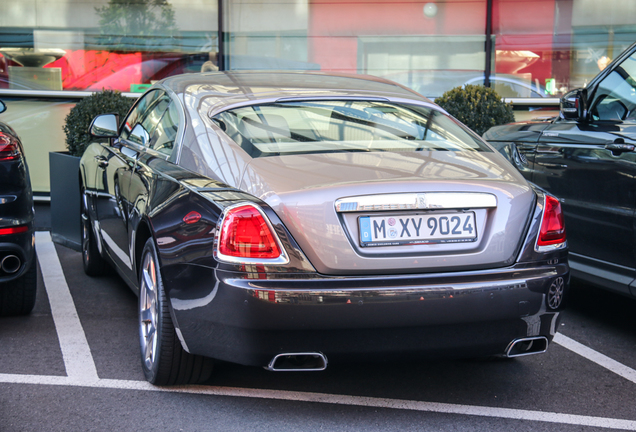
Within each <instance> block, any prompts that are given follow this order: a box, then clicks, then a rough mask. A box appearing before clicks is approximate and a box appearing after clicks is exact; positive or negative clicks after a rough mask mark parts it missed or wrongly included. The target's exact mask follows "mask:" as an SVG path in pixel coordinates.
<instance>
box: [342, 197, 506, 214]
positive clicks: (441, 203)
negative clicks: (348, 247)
mask: <svg viewBox="0 0 636 432" xmlns="http://www.w3.org/2000/svg"><path fill="white" fill-rule="evenodd" d="M335 206H336V211H337V212H338V213H346V212H363V211H396V210H437V209H474V208H493V207H497V197H496V196H495V195H493V194H491V193H485V192H425V193H402V194H382V195H363V196H353V197H347V198H341V199H338V200H336V204H335Z"/></svg>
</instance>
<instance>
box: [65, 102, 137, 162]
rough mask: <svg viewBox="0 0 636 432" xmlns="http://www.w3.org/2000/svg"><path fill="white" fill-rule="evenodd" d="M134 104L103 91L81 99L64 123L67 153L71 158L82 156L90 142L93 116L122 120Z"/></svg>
mask: <svg viewBox="0 0 636 432" xmlns="http://www.w3.org/2000/svg"><path fill="white" fill-rule="evenodd" d="M134 102H135V100H134V99H131V98H128V97H126V96H124V95H122V94H121V93H120V92H118V91H112V90H103V91H101V92H97V93H93V94H92V95H91V96H88V97H86V98H84V99H82V100H81V101H80V102H79V103H78V104H77V105H75V106H74V107H73V108H72V109H71V111H70V112H69V113H68V115H67V116H66V119H65V123H64V133H65V134H66V147H67V148H68V151H69V153H70V154H71V155H73V156H82V154H84V150H85V149H86V147H87V146H88V144H89V143H90V142H91V136H90V133H89V131H88V128H89V127H90V125H91V122H92V121H93V118H95V116H98V115H100V114H107V113H115V114H119V118H120V119H123V118H124V116H125V115H126V113H128V110H129V109H130V107H131V106H132V104H133V103H134ZM93 140H94V139H93Z"/></svg>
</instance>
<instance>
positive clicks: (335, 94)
mask: <svg viewBox="0 0 636 432" xmlns="http://www.w3.org/2000/svg"><path fill="white" fill-rule="evenodd" d="M160 84H161V85H162V86H163V87H166V88H168V89H171V90H172V91H174V92H175V93H176V94H177V95H178V96H179V97H184V98H188V99H194V100H198V101H202V100H203V99H206V101H205V102H206V103H205V104H204V105H206V106H207V107H213V108H214V111H221V110H223V109H225V108H227V107H228V106H236V105H241V104H244V103H258V102H261V101H262V102H265V101H275V100H279V99H314V98H320V99H322V98H352V99H354V98H369V99H373V98H379V99H410V100H413V101H418V102H427V103H431V102H430V100H428V99H426V98H425V97H424V96H422V95H420V94H418V93H416V92H414V91H413V90H411V89H409V88H407V87H404V86H402V85H401V84H398V83H395V82H393V81H389V80H386V79H383V78H378V77H372V76H368V75H351V74H328V73H323V72H306V71H303V72H294V71H280V72H272V71H229V72H211V73H193V74H183V75H176V76H173V77H169V78H166V79H164V80H162V81H161V83H160ZM210 99H212V100H210Z"/></svg>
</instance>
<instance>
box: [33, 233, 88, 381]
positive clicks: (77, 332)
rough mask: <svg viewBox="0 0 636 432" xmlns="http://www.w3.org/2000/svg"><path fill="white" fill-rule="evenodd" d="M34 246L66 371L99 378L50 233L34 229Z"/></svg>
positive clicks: (81, 377)
mask: <svg viewBox="0 0 636 432" xmlns="http://www.w3.org/2000/svg"><path fill="white" fill-rule="evenodd" d="M35 248H36V250H37V256H38V262H39V263H40V269H41V271H42V279H43V280H44V287H45V289H46V294H47V295H48V297H49V303H50V305H51V315H52V316H53V322H54V323H55V330H56V332H57V337H58V340H59V343H60V349H61V350H62V356H63V358H64V367H65V368H66V374H67V375H68V376H69V377H70V378H78V379H81V380H83V381H95V380H98V379H99V377H98V376H97V369H96V368H95V362H94V361H93V356H92V355H91V350H90V347H89V345H88V341H87V340H86V335H85V334H84V329H83V328H82V323H81V322H80V320H79V317H78V316H77V310H76V308H75V303H74V302H73V297H71V292H70V291H69V289H68V285H67V283H66V278H65V277H64V272H63V271H62V265H61V264H60V259H59V257H58V256H57V251H56V250H55V246H54V245H53V241H52V240H51V233H49V232H47V231H36V233H35Z"/></svg>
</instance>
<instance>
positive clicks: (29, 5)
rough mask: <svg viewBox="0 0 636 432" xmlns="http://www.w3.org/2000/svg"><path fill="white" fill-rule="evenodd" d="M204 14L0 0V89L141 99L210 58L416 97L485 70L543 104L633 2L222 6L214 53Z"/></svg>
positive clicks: (498, 84) (350, 1)
mask: <svg viewBox="0 0 636 432" xmlns="http://www.w3.org/2000/svg"><path fill="white" fill-rule="evenodd" d="M218 4H219V0H125V1H124V0H58V1H56V2H45V1H39V0H38V1H29V2H26V1H24V0H4V1H2V2H1V3H0V89H2V88H10V89H22V90H43V89H44V90H80V91H95V90H101V89H102V88H106V89H116V90H120V91H125V92H141V91H144V90H145V89H146V88H147V87H148V86H149V85H150V84H151V83H152V82H154V81H156V80H159V79H162V78H164V77H167V76H170V75H175V74H179V73H189V72H200V71H214V70H217V69H218V65H219V61H218V53H219V51H221V52H223V53H224V57H223V59H222V60H223V63H224V68H225V69H227V70H241V69H280V70H290V69H304V70H322V71H328V72H345V73H362V74H371V75H376V76H381V77H386V78H388V79H392V80H394V81H397V82H399V83H402V84H404V85H406V86H408V87H410V88H413V89H414V90H416V91H418V92H420V93H422V94H424V95H425V96H429V97H437V96H440V95H441V94H442V93H443V92H444V91H446V90H449V89H451V88H453V87H456V86H460V85H464V84H479V83H483V82H484V74H485V71H486V70H488V69H490V71H491V75H490V83H491V86H492V87H494V88H495V89H496V90H497V91H498V93H499V94H500V95H501V96H504V97H516V98H524V97H535V98H536V97H550V96H558V95H561V94H563V93H564V92H566V91H568V90H569V89H572V88H576V87H582V86H584V85H585V84H586V83H587V82H589V80H590V79H591V78H592V77H594V76H595V75H596V74H597V73H598V72H599V71H600V70H601V69H602V68H603V67H605V66H606V65H607V64H608V63H609V62H610V61H611V59H613V58H615V57H616V56H617V55H618V54H619V53H620V52H621V51H623V50H624V49H625V48H626V47H627V46H629V45H630V44H631V43H632V42H633V41H634V40H636V23H634V22H632V21H633V20H632V19H631V18H630V17H633V16H635V15H636V2H634V1H633V0H604V1H603V2H599V1H598V0H429V1H427V0H402V1H399V2H395V1H387V0H279V1H277V2H270V1H267V0H222V4H223V8H222V15H223V16H222V17H221V18H222V22H223V26H224V28H223V31H224V40H223V45H222V47H221V48H222V49H221V50H220V49H219V41H218V22H219V21H218ZM489 4H492V35H491V41H492V44H491V45H492V52H490V53H488V55H487V53H486V52H485V47H486V43H485V42H486V38H487V34H486V22H487V18H488V16H487V11H488V5H489ZM79 23H81V25H80V24H79ZM489 58H490V59H491V60H490V61H491V63H490V67H489V68H487V67H486V62H487V61H488V59H489Z"/></svg>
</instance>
